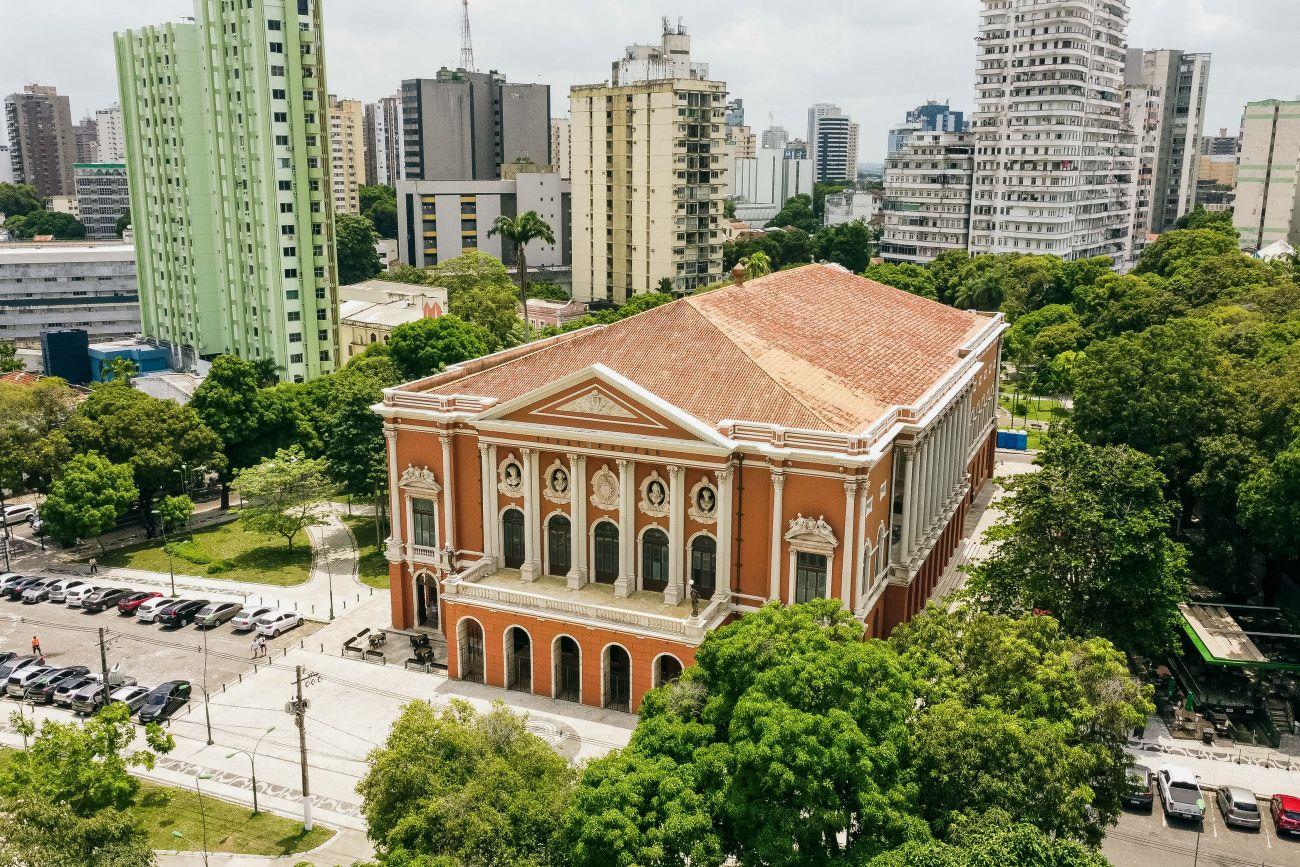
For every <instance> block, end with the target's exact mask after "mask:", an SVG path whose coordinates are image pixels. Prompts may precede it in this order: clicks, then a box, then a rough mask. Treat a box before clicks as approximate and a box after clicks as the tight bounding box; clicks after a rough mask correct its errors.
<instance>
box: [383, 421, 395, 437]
mask: <svg viewBox="0 0 1300 867" xmlns="http://www.w3.org/2000/svg"><path fill="white" fill-rule="evenodd" d="M384 439H387V440H395V439H397V426H396V425H395V424H393V423H392V422H391V421H386V422H384Z"/></svg>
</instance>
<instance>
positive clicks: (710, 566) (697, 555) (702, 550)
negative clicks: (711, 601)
mask: <svg viewBox="0 0 1300 867" xmlns="http://www.w3.org/2000/svg"><path fill="white" fill-rule="evenodd" d="M691 586H692V587H693V588H695V593H696V595H698V596H699V597H700V598H701V599H708V598H710V597H711V596H713V591H714V590H716V589H717V587H718V543H717V542H715V541H714V540H713V537H712V536H696V537H695V541H693V542H691Z"/></svg>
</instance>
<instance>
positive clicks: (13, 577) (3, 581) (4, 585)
mask: <svg viewBox="0 0 1300 867" xmlns="http://www.w3.org/2000/svg"><path fill="white" fill-rule="evenodd" d="M26 580H27V576H26V575H19V574H18V573H17V572H3V573H0V593H6V592H8V590H9V588H10V587H12V586H13V585H14V584H17V583H18V582H19V581H26Z"/></svg>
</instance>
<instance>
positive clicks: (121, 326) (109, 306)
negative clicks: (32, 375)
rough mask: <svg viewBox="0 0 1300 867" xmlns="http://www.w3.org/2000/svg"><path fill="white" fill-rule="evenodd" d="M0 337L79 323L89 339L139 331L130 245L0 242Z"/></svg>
mask: <svg viewBox="0 0 1300 867" xmlns="http://www.w3.org/2000/svg"><path fill="white" fill-rule="evenodd" d="M0 311H3V315H0V341H14V342H15V343H17V344H19V345H20V346H28V347H31V346H35V345H37V344H38V343H39V342H40V338H41V333H42V332H45V331H55V330H59V329H64V328H81V329H84V330H85V331H86V332H87V334H88V335H89V336H90V339H91V340H92V341H95V340H108V339H111V338H116V337H130V336H132V335H135V334H138V333H139V332H140V301H139V293H138V289H137V287H136V277H135V247H133V246H132V245H130V244H123V243H121V242H112V243H95V242H93V241H91V242H88V241H76V242H68V243H64V242H40V243H9V244H4V245H0Z"/></svg>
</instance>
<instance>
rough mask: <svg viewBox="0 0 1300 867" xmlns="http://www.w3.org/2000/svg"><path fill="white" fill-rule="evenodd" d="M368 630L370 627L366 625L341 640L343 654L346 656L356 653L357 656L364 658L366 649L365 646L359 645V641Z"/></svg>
mask: <svg viewBox="0 0 1300 867" xmlns="http://www.w3.org/2000/svg"><path fill="white" fill-rule="evenodd" d="M369 631H370V627H369V626H367V627H366V628H365V629H363V630H361V631H360V632H358V633H357V634H356V635H354V636H352V637H351V638H349V639H348V640H347V641H345V642H343V655H344V656H348V655H350V654H356V656H357V657H358V658H364V656H365V653H366V651H365V648H363V647H361V646H360V643H359V642H360V641H361V639H362V638H364V637H365V636H366V633H368V632H369Z"/></svg>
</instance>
